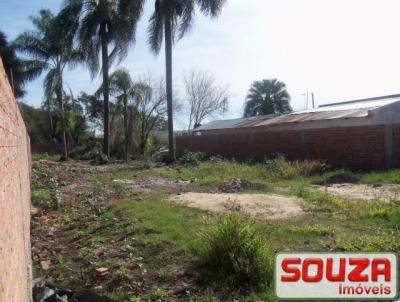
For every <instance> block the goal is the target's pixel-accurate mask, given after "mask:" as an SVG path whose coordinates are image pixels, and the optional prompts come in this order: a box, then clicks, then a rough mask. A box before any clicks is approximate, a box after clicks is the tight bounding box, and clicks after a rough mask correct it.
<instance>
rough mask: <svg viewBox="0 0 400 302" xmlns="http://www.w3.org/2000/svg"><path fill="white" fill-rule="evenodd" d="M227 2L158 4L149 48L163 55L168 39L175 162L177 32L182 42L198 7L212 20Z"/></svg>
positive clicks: (159, 1)
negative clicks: (174, 46)
mask: <svg viewBox="0 0 400 302" xmlns="http://www.w3.org/2000/svg"><path fill="white" fill-rule="evenodd" d="M225 2H226V0H156V1H155V9H154V13H153V15H152V16H151V18H150V26H149V29H148V31H149V44H150V47H151V50H152V51H153V52H154V53H155V54H159V53H160V50H161V46H162V42H163V39H165V63H166V84H167V85H166V90H167V106H168V147H169V157H170V160H171V161H173V160H175V150H174V125H173V110H172V108H173V106H172V104H173V100H172V44H173V41H174V40H175V31H176V29H178V38H179V39H181V38H182V37H183V36H184V35H185V34H186V33H187V32H188V31H189V30H190V29H191V27H192V23H193V19H194V15H195V6H196V5H198V6H199V8H200V10H201V11H202V12H203V13H204V14H205V15H208V16H211V17H216V16H218V15H219V14H220V12H221V10H222V7H223V5H224V4H225Z"/></svg>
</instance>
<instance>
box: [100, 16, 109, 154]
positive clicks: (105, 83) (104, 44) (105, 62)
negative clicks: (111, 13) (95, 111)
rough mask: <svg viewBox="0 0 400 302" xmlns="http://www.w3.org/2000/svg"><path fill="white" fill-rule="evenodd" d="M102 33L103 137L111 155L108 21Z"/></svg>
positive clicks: (105, 149) (104, 149)
mask: <svg viewBox="0 0 400 302" xmlns="http://www.w3.org/2000/svg"><path fill="white" fill-rule="evenodd" d="M100 35H101V55H102V63H103V67H102V68H103V96H104V138H103V153H104V154H105V155H107V156H108V157H110V139H109V135H110V122H109V115H110V109H109V95H110V81H109V76H108V69H109V66H108V65H109V64H108V41H107V40H108V39H107V23H106V22H103V23H101V25H100Z"/></svg>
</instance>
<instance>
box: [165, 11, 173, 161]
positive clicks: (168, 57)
mask: <svg viewBox="0 0 400 302" xmlns="http://www.w3.org/2000/svg"><path fill="white" fill-rule="evenodd" d="M165 66H166V78H167V112H168V148H169V158H170V160H171V161H175V149H174V121H173V112H172V26H171V11H170V9H169V8H168V9H167V12H166V16H165Z"/></svg>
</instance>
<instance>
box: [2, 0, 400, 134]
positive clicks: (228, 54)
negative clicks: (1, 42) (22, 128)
mask: <svg viewBox="0 0 400 302" xmlns="http://www.w3.org/2000/svg"><path fill="white" fill-rule="evenodd" d="M61 3H62V2H61V1H59V0H29V1H27V0H0V15H1V18H0V30H2V31H4V32H5V33H6V34H7V36H8V38H10V39H14V38H15V37H16V36H17V35H18V34H19V33H21V32H22V31H24V30H29V29H30V28H31V21H30V20H29V16H32V15H35V14H37V12H38V11H39V10H40V9H41V8H50V9H51V10H53V11H54V12H57V11H58V10H59V8H60V6H61ZM152 9H153V1H147V4H146V6H145V10H144V13H143V16H142V19H141V21H140V23H139V26H138V32H137V41H136V44H135V46H134V47H132V48H131V50H130V52H129V55H128V57H127V58H126V59H125V60H124V61H123V62H122V63H121V64H120V66H119V67H124V68H127V69H128V70H129V71H130V73H131V75H132V77H133V78H140V77H143V75H145V74H148V73H149V72H150V73H152V74H154V75H155V76H162V75H163V74H164V69H165V67H164V66H165V65H164V62H165V61H164V53H163V52H161V54H160V56H158V57H155V56H154V55H153V54H152V53H151V52H150V51H149V47H148V44H147V33H146V30H147V24H148V19H149V16H150V14H151V12H152ZM399 11H400V1H398V0H323V1H322V0H301V1H300V0H228V1H227V4H226V6H225V7H224V9H223V11H222V14H221V16H219V18H217V19H212V20H210V19H209V18H205V17H203V16H201V14H200V13H198V14H197V16H196V19H195V22H194V26H193V29H192V31H191V32H190V33H189V35H187V36H186V37H184V38H183V39H182V40H180V41H179V42H178V43H176V44H175V46H174V50H173V68H174V70H173V72H174V83H175V87H176V89H177V91H178V95H177V97H178V98H179V99H181V100H182V101H183V100H184V93H183V89H182V81H183V76H184V75H185V74H187V73H188V72H190V71H191V70H198V71H205V72H208V73H211V74H213V75H214V76H215V78H216V79H217V82H218V83H221V84H222V85H225V84H226V85H229V96H230V97H229V101H230V110H229V112H227V113H226V114H225V115H224V116H223V118H236V117H240V116H241V115H242V113H243V104H244V101H245V97H246V94H247V91H248V89H249V87H250V85H251V83H252V82H253V81H256V80H261V79H267V78H277V79H279V80H280V81H283V82H285V83H286V85H287V88H288V91H289V93H290V95H291V104H292V107H293V108H294V109H295V110H302V109H305V106H306V102H305V96H304V94H305V93H306V92H307V91H308V92H309V93H311V92H313V93H314V95H315V102H316V105H320V104H325V103H330V102H336V101H347V100H351V99H358V98H364V97H374V96H381V95H387V94H395V93H400V75H399V71H400V39H399V38H398V37H399V35H400V18H399V16H398V14H399ZM115 68H118V66H113V68H112V69H115ZM42 81H43V77H40V78H38V79H37V80H35V81H33V82H31V83H30V84H29V85H27V87H26V88H27V91H28V93H27V95H26V97H25V98H24V100H23V101H24V102H26V103H28V104H31V105H34V106H39V105H40V103H41V101H42V99H43V90H42ZM65 81H66V82H67V83H68V85H69V86H70V87H71V88H72V90H73V91H74V93H75V94H77V93H79V92H80V91H86V92H93V91H95V90H96V89H97V87H98V86H99V83H100V77H97V78H96V79H95V80H94V81H92V80H91V78H90V76H89V73H88V71H87V70H86V69H85V67H84V66H82V67H78V68H75V69H74V70H71V71H67V73H66V74H65ZM310 103H311V102H310ZM309 106H311V105H309ZM213 118H217V117H215V116H214V117H212V118H211V119H213ZM176 120H177V121H176V122H177V125H178V128H184V126H185V124H186V123H187V116H186V115H185V114H184V113H181V114H180V115H179V116H178V117H177V118H176Z"/></svg>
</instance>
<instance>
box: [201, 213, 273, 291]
mask: <svg viewBox="0 0 400 302" xmlns="http://www.w3.org/2000/svg"><path fill="white" fill-rule="evenodd" d="M253 225H254V222H253V220H252V218H251V217H250V216H248V215H247V214H243V213H240V212H234V211H232V212H231V213H229V214H228V215H225V216H219V217H217V218H216V219H215V220H214V221H213V222H211V224H210V225H209V226H207V227H206V228H205V230H204V231H202V232H201V234H200V243H199V245H198V246H196V249H195V252H196V254H197V256H198V259H199V264H200V268H201V269H200V277H201V280H210V281H213V282H215V283H223V284H226V285H227V286H229V287H234V288H239V287H243V286H248V287H251V288H254V289H256V290H257V289H263V288H264V287H265V286H266V285H269V284H270V282H271V281H272V279H273V273H272V265H271V257H270V253H269V249H268V247H267V245H266V244H265V242H264V241H263V240H262V238H261V236H260V234H259V233H258V232H257V231H256V230H255V229H254V228H253Z"/></svg>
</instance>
